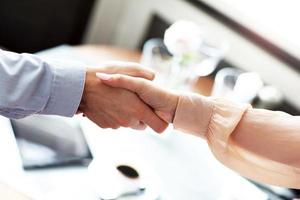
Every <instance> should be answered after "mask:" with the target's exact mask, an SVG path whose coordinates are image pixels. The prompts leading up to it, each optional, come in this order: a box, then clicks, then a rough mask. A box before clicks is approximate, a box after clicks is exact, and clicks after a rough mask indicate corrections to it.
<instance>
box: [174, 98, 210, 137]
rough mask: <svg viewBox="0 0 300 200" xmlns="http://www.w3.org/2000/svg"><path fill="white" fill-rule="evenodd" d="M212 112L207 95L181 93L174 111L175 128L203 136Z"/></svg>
mask: <svg viewBox="0 0 300 200" xmlns="http://www.w3.org/2000/svg"><path fill="white" fill-rule="evenodd" d="M212 113H213V103H212V102H211V100H210V99H209V98H208V97H203V96H200V95H197V94H187V95H181V96H180V98H179V102H178V105H177V109H176V112H175V117H174V120H173V126H174V128H175V129H177V130H180V131H183V132H187V133H191V134H193V135H196V136H200V137H203V138H205V137H206V133H207V131H208V126H209V123H210V119H211V116H212Z"/></svg>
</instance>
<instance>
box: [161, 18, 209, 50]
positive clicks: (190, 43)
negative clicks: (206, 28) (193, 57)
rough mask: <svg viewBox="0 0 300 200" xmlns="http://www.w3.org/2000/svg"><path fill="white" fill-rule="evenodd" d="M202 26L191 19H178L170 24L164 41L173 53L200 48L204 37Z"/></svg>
mask: <svg viewBox="0 0 300 200" xmlns="http://www.w3.org/2000/svg"><path fill="white" fill-rule="evenodd" d="M202 35H203V34H202V31H201V28H200V26H198V25H197V24H196V23H194V22H191V21H183V20H181V21H178V22H175V23H174V24H173V25H172V26H170V27H169V28H168V29H167V30H166V32H165V36H164V43H165V45H166V47H167V48H168V50H169V51H170V52H171V53H172V54H173V55H183V54H185V53H190V52H195V51H197V50H198V49H199V47H200V45H201V43H202V41H203V38H202Z"/></svg>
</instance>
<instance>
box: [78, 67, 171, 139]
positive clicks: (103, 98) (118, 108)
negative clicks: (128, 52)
mask: <svg viewBox="0 0 300 200" xmlns="http://www.w3.org/2000/svg"><path fill="white" fill-rule="evenodd" d="M98 72H105V73H107V74H126V75H128V76H131V77H142V78H143V79H148V80H152V79H153V78H154V73H153V72H151V71H149V70H146V69H144V68H142V67H141V66H140V65H138V64H135V63H124V62H113V63H108V64H106V65H105V67H104V68H101V69H88V70H87V74H86V81H85V87H84V91H83V96H82V100H81V104H80V106H79V111H80V112H82V113H84V114H85V115H86V116H87V117H88V118H89V119H90V120H92V121H93V122H95V123H96V124H97V125H99V126H100V127H102V128H114V129H116V128H119V127H120V126H123V127H131V128H134V129H144V128H145V127H146V125H149V126H150V127H151V128H152V129H153V130H155V131H156V132H159V133H160V132H163V131H164V130H165V129H166V127H167V123H166V122H164V121H163V120H162V119H160V118H159V117H158V116H157V115H156V114H155V113H154V112H153V111H152V109H151V108H150V107H149V106H148V105H146V104H145V103H144V102H143V101H142V100H141V99H140V98H139V97H138V96H137V95H136V94H135V93H133V92H130V91H128V90H125V89H121V88H112V87H109V86H107V85H105V84H103V83H102V82H101V81H100V80H99V79H98V78H97V77H96V73H98Z"/></svg>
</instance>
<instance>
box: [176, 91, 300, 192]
mask: <svg viewBox="0 0 300 200" xmlns="http://www.w3.org/2000/svg"><path fill="white" fill-rule="evenodd" d="M178 106H179V107H178V110H177V112H176V115H175V119H174V126H175V128H179V129H180V128H183V129H184V130H186V131H188V132H192V133H193V134H195V135H199V136H202V137H204V138H205V139H206V140H207V142H208V144H209V146H210V148H211V150H212V152H213V153H214V155H215V156H216V157H217V158H218V159H219V160H220V161H221V162H222V163H223V164H225V165H227V166H228V167H230V168H232V169H234V170H235V171H237V172H239V173H240V174H241V175H243V176H246V177H248V178H252V179H254V180H258V181H261V182H265V183H270V184H275V185H282V186H286V187H294V188H300V181H299V180H300V173H299V171H300V170H299V169H300V162H299V158H298V157H299V156H298V154H299V152H300V145H299V144H300V134H299V133H300V118H299V117H293V116H290V115H288V114H285V113H282V112H273V111H267V110H258V109H252V108H251V107H250V106H249V105H244V104H236V103H233V102H230V101H225V100H221V99H211V98H204V97H201V96H194V95H193V96H192V97H189V98H187V97H186V96H183V97H182V100H181V101H180V102H179V105H178ZM186 110H187V111H189V112H190V113H185V111H186ZM184 115H186V116H188V115H190V119H192V120H191V122H192V123H189V122H188V121H186V120H185V119H186V117H182V116H184ZM192 116H196V117H194V118H193V117H192ZM179 120H181V121H179Z"/></svg>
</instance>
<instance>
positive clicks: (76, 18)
mask: <svg viewBox="0 0 300 200" xmlns="http://www.w3.org/2000/svg"><path fill="white" fill-rule="evenodd" d="M93 3H94V0H26V1H24V0H1V3H0V45H1V46H4V47H6V48H8V49H10V50H13V51H17V52H24V51H26V52H36V51H39V50H42V49H46V48H49V47H53V46H56V45H60V44H63V43H68V44H79V43H80V42H81V38H82V35H83V32H84V30H85V27H86V23H87V20H88V18H89V15H90V11H91V8H92V5H93Z"/></svg>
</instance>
